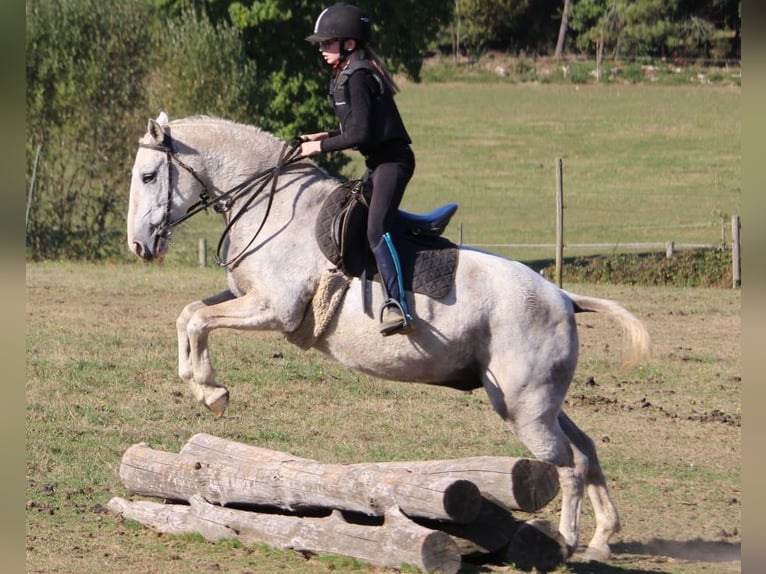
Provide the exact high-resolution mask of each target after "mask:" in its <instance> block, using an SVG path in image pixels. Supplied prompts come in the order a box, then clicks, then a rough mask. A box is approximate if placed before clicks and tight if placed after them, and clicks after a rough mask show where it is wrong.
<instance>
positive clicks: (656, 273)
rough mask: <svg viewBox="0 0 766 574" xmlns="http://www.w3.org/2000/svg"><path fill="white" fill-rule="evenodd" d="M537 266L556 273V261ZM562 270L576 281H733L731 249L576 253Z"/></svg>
mask: <svg viewBox="0 0 766 574" xmlns="http://www.w3.org/2000/svg"><path fill="white" fill-rule="evenodd" d="M537 267H539V268H540V269H541V270H542V271H541V272H542V273H543V274H544V275H545V276H546V277H550V278H552V277H555V272H556V268H555V265H553V264H551V263H545V264H544V265H538V266H537ZM562 274H563V276H564V278H565V279H566V281H571V282H575V283H580V282H582V283H611V284H623V285H642V286H674V287H717V288H728V287H731V285H732V270H731V251H729V250H726V249H694V250H688V251H679V252H676V253H675V255H674V256H673V257H672V258H670V259H668V258H667V257H665V254H664V253H620V254H613V255H597V256H592V257H577V258H573V259H569V260H566V261H565V262H564V266H563V273H562Z"/></svg>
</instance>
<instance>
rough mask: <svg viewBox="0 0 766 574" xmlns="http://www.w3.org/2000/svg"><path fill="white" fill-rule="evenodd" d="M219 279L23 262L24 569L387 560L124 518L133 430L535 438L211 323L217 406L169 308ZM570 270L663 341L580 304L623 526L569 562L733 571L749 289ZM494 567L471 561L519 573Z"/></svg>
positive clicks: (464, 403)
mask: <svg viewBox="0 0 766 574" xmlns="http://www.w3.org/2000/svg"><path fill="white" fill-rule="evenodd" d="M220 286H221V277H220V274H219V273H218V272H216V271H214V270H212V269H204V270H198V269H193V268H186V269H184V268H180V267H176V268H173V267H154V266H145V265H140V264H133V265H104V266H94V265H85V264H38V265H29V266H28V267H27V387H26V396H27V437H26V444H27V469H26V473H27V493H26V498H27V571H28V572H38V573H42V572H46V573H48V572H66V573H74V572H77V573H78V574H89V573H92V574H101V573H103V572H105V571H115V572H122V571H128V570H130V571H133V572H147V573H148V572H156V573H176V572H177V573H189V572H231V573H235V572H236V573H249V572H257V573H262V572H278V571H290V572H302V573H310V572H327V571H331V570H332V571H338V572H376V571H381V570H376V569H372V568H368V567H366V566H364V565H360V564H355V563H350V562H349V561H348V560H347V559H341V558H327V557H325V558H312V559H310V560H306V559H305V558H304V557H302V556H300V555H298V554H295V553H292V552H286V551H281V552H277V551H273V550H268V549H265V548H241V547H232V546H231V545H230V544H223V543H221V544H209V543H206V542H203V541H202V540H201V539H196V538H194V539H185V538H180V539H179V538H172V537H158V536H157V535H154V534H152V533H151V532H150V531H148V530H146V529H143V528H140V527H138V528H137V527H136V526H135V524H132V523H126V524H121V523H119V521H117V520H116V519H115V518H114V517H113V516H111V515H109V514H105V513H104V512H103V507H104V506H105V505H106V503H107V502H108V501H109V500H110V499H111V498H112V497H113V496H128V493H126V492H125V491H124V488H123V487H122V485H121V482H120V479H119V476H118V467H119V463H120V458H121V457H122V454H123V453H124V451H125V450H126V449H127V448H128V447H129V446H131V445H132V444H135V443H137V442H142V441H145V442H148V443H149V444H150V445H151V446H153V447H154V448H158V449H162V450H168V451H172V452H178V450H179V448H180V447H181V445H182V444H183V443H184V442H185V441H186V440H188V438H189V437H191V436H192V435H193V434H195V433H198V432H207V433H211V434H215V435H218V436H222V437H226V438H231V439H234V440H239V441H242V442H246V443H249V444H253V445H258V446H264V447H268V448H274V449H277V450H283V451H289V452H293V453H294V454H296V455H298V456H304V457H308V458H315V459H319V460H323V461H326V462H370V461H383V460H406V459H434V458H450V457H460V456H471V455H476V454H488V455H511V456H525V455H527V453H526V451H525V450H524V448H523V447H522V446H521V445H520V443H519V442H518V441H517V440H516V439H515V438H514V437H513V435H512V434H510V433H509V432H508V430H507V429H506V428H505V427H504V426H503V424H502V422H501V421H500V419H499V418H498V417H497V415H495V414H494V413H493V411H492V409H491V408H490V406H489V403H488V400H487V397H486V395H485V393H484V392H483V391H477V392H475V393H460V392H455V391H450V390H447V389H440V388H432V387H425V386H420V385H407V384H402V383H388V382H385V381H380V380H376V379H371V378H369V377H365V376H361V375H358V374H356V373H353V372H351V371H348V370H347V369H345V368H342V367H340V366H339V365H338V364H336V363H333V362H330V361H328V360H326V359H325V358H324V357H323V356H321V355H319V354H318V353H316V352H313V351H310V352H306V353H304V352H301V351H299V350H298V349H297V348H295V347H292V346H290V345H288V344H287V343H286V342H285V341H284V340H283V338H282V337H280V336H278V335H276V334H270V333H264V334H255V333H233V332H227V331H221V332H216V333H215V334H214V335H213V337H212V351H213V353H214V359H215V361H216V363H217V367H218V369H219V373H220V377H221V380H222V381H225V382H226V383H227V385H228V386H229V388H230V390H231V392H232V405H231V407H230V410H229V411H228V413H227V415H226V416H225V417H224V418H223V419H221V420H216V419H214V418H213V417H212V416H211V415H210V414H208V413H207V412H206V411H203V410H200V408H199V407H198V406H196V405H195V404H194V402H193V400H192V399H191V397H190V395H189V393H188V392H187V389H186V388H185V386H184V385H183V384H182V383H180V381H179V380H178V379H177V377H176V374H175V370H176V369H175V361H176V349H175V326H174V323H175V318H176V315H177V313H178V311H179V310H180V308H181V307H182V306H183V305H184V304H185V303H186V302H188V301H191V300H193V299H195V298H198V297H200V296H201V295H203V294H208V293H212V292H214V291H216V290H217V289H219V288H220ZM569 287H570V288H572V289H576V290H578V291H581V292H586V293H589V294H595V295H601V296H607V297H612V298H616V299H618V300H620V301H622V302H624V303H625V304H626V305H627V306H628V307H629V308H630V309H632V310H633V311H635V312H636V313H637V314H639V316H641V317H642V318H643V319H644V320H645V321H646V322H647V324H648V326H649V328H650V330H651V331H652V334H653V337H654V342H655V356H654V359H653V360H652V361H651V362H650V363H648V364H646V365H644V366H641V367H638V368H636V369H634V370H631V371H627V372H624V371H621V370H620V368H619V356H618V352H619V351H618V350H619V348H620V344H619V334H618V333H617V332H616V329H615V327H614V325H612V324H611V323H609V322H608V321H607V320H606V319H604V318H602V317H599V316H588V317H585V318H581V320H580V321H579V323H580V328H581V337H582V341H581V344H582V360H581V364H580V367H579V369H578V373H577V375H576V378H575V382H574V384H573V387H572V389H571V391H570V395H569V398H568V400H567V403H566V409H567V411H568V413H569V414H570V415H571V416H572V417H573V419H574V420H575V421H577V422H578V424H580V425H581V426H582V428H583V429H585V430H586V431H587V432H589V433H590V434H591V436H592V437H593V438H594V439H595V440H596V441H597V443H598V444H599V448H600V454H601V458H602V462H603V465H604V469H605V472H606V474H607V477H608V480H609V484H610V486H611V488H612V492H613V496H614V498H615V502H616V504H617V505H618V508H619V509H620V511H621V514H622V518H623V521H624V530H623V532H622V533H621V534H620V535H619V537H618V538H617V540H616V541H615V547H614V549H615V555H614V556H613V558H612V560H610V562H609V563H608V564H607V565H604V566H601V567H594V566H592V565H585V564H579V563H577V562H573V563H571V564H570V565H569V566H567V567H566V568H562V569H561V572H570V573H581V574H583V573H586V572H595V573H600V574H607V573H608V574H613V573H625V572H673V573H699V572H737V571H739V562H738V555H739V544H740V542H741V530H742V522H741V496H742V494H741V458H740V438H741V426H740V421H741V418H740V408H741V404H740V388H741V384H742V383H741V380H740V379H741V372H740V368H741V366H740V352H739V337H740V326H739V310H740V293H739V292H738V291H734V290H724V289H675V288H673V289H671V288H628V287H610V286H603V285H600V286H587V285H577V286H569ZM591 377H592V378H593V379H594V382H595V384H592V383H591V384H585V383H586V381H587V380H588V379H589V378H591ZM587 509H588V506H587V505H586V515H585V521H584V534H583V536H584V537H588V536H589V535H590V533H591V532H592V528H593V523H592V519H591V517H590V514H589V513H588V510H587ZM557 511H558V499H556V500H554V501H553V502H552V503H551V505H549V506H548V507H546V509H545V510H544V512H542V513H541V516H542V517H545V518H549V519H551V520H556V513H557ZM586 539H587V538H586ZM485 568H487V569H486V570H481V569H477V568H476V567H471V566H466V568H465V569H464V572H465V573H475V572H482V571H484V572H504V571H510V570H512V569H511V568H510V567H508V566H486V567H485Z"/></svg>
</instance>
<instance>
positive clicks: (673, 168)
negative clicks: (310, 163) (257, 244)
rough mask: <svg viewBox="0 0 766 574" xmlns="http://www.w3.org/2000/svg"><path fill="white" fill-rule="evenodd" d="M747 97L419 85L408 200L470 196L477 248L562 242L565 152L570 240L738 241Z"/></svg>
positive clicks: (470, 227) (633, 89) (197, 231)
mask: <svg viewBox="0 0 766 574" xmlns="http://www.w3.org/2000/svg"><path fill="white" fill-rule="evenodd" d="M740 96H741V88H738V87H715V86H708V87H704V88H701V87H687V86H653V85H629V86H624V85H615V84H610V85H582V86H580V85H566V84H562V85H559V84H553V85H535V84H497V83H496V84H458V83H454V84H427V85H422V84H421V85H416V84H406V85H404V86H403V89H402V92H401V93H400V94H399V96H398V97H397V99H398V102H399V107H400V109H401V112H402V115H403V116H404V118H405V122H406V124H407V128H408V130H409V132H410V135H411V137H412V139H413V142H414V143H413V148H414V150H415V153H416V157H417V164H418V165H417V169H416V172H415V176H414V177H413V179H412V181H411V182H410V185H409V187H408V191H407V193H406V194H405V199H404V202H403V207H404V208H405V209H409V210H411V211H416V212H417V211H427V210H429V209H433V208H435V207H437V206H438V205H441V204H442V203H446V202H450V201H454V202H457V203H459V204H460V209H459V211H458V213H457V214H456V215H455V217H454V219H453V222H452V224H451V225H450V227H449V228H448V230H447V236H448V237H449V238H450V239H452V240H453V241H458V239H459V231H458V228H459V226H460V225H462V229H463V242H464V243H466V244H470V245H476V244H493V245H497V244H500V245H504V244H540V243H543V244H553V243H554V242H555V239H556V228H555V221H556V219H555V217H556V172H555V162H556V158H558V157H561V158H562V160H563V166H564V167H563V172H564V177H563V186H564V203H565V214H564V224H565V236H564V239H565V241H566V243H569V244H582V243H610V244H615V243H618V244H619V243H632V242H661V243H664V242H667V241H675V242H676V243H696V244H720V243H721V239H722V225H721V224H722V220H723V222H724V227H725V229H726V231H725V234H726V238H727V240H728V239H729V229H730V222H729V218H730V216H731V215H735V214H741V210H742V189H741V178H742V173H741V171H742V166H741V163H742V162H741V141H740V139H741V138H740V134H741V113H740V112H741V102H740ZM350 157H351V158H352V162H351V164H350V165H349V166H347V168H346V169H345V170H344V175H345V176H346V177H354V176H358V175H360V174H361V172H362V170H363V164H362V160H361V158H360V157H359V155H358V154H353V153H352V154H350ZM126 185H127V184H126ZM126 190H127V187H126ZM219 232H220V225H219V223H218V221H217V218H215V217H207V218H205V217H200V218H199V219H195V220H192V221H191V222H190V223H189V225H187V228H186V230H185V233H184V232H182V233H183V235H181V238H186V239H185V242H184V244H183V245H178V246H176V247H175V250H176V257H177V258H179V259H185V260H186V261H188V262H194V261H196V259H197V256H196V246H197V241H196V238H197V237H208V238H209V243H210V244H211V245H212V246H215V245H216V244H217V241H218V233H219ZM179 243H181V241H179ZM493 250H495V251H498V252H499V253H501V254H502V255H505V256H508V257H512V258H515V259H520V260H529V259H540V258H545V257H553V250H552V248H548V249H540V248H535V249H529V248H520V247H514V248H507V247H496V248H493ZM592 251H594V250H588V251H586V252H588V253H590V252H592ZM595 251H596V252H598V251H599V250H595ZM602 251H603V250H602ZM566 253H567V254H569V255H576V254H582V253H583V250H580V249H570V250H567V252H566Z"/></svg>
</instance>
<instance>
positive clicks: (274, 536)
mask: <svg viewBox="0 0 766 574" xmlns="http://www.w3.org/2000/svg"><path fill="white" fill-rule="evenodd" d="M190 504H191V505H190V506H185V505H179V504H170V505H166V504H159V503H154V502H146V501H136V502H130V501H127V500H125V499H122V498H113V499H112V500H111V501H109V503H108V508H109V509H110V510H111V511H112V512H114V513H116V514H118V515H120V516H122V517H123V518H129V519H132V520H136V521H138V522H141V523H142V524H144V525H146V526H148V527H149V528H151V529H153V530H155V531H158V532H163V533H169V534H180V533H192V532H198V533H200V534H202V536H204V537H205V538H206V539H208V540H211V541H217V540H220V539H222V538H236V539H238V540H240V541H241V542H242V543H243V544H245V545H247V546H252V545H253V544H266V545H268V546H272V547H276V548H283V549H293V550H296V551H300V552H311V553H323V554H326V553H329V554H340V555H344V556H350V557H353V558H356V559H359V560H362V561H364V562H367V563H370V564H374V565H377V566H382V567H386V568H401V567H402V566H404V565H405V564H408V565H410V566H416V567H417V568H420V569H421V570H423V571H426V572H434V571H438V572H443V573H444V574H455V573H456V572H458V570H459V569H460V566H461V557H460V554H459V553H458V552H457V548H456V546H455V543H454V542H453V541H452V539H451V538H450V537H449V536H448V535H447V534H445V533H444V532H439V531H434V530H429V529H427V528H424V527H422V526H419V525H418V524H415V523H414V522H412V521H411V520H408V519H407V518H406V517H405V516H404V515H403V514H401V512H399V511H398V510H396V509H391V510H389V511H387V512H386V513H385V518H384V521H383V524H382V525H381V526H367V525H360V524H353V523H349V522H347V521H346V520H344V518H343V517H342V515H341V513H340V512H338V511H337V510H336V511H333V513H332V514H331V515H330V516H329V517H324V518H306V517H298V516H285V515H279V514H263V513H256V512H249V511H243V510H235V509H231V508H222V507H220V506H214V505H212V504H209V503H207V502H205V501H204V500H203V499H202V497H201V496H199V495H195V496H192V497H191V500H190Z"/></svg>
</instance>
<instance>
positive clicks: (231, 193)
mask: <svg viewBox="0 0 766 574" xmlns="http://www.w3.org/2000/svg"><path fill="white" fill-rule="evenodd" d="M138 146H139V147H142V148H146V149H151V150H154V151H159V152H162V153H164V154H165V156H166V158H167V164H168V197H167V202H166V204H165V214H164V215H163V217H162V222H161V223H160V225H159V226H158V227H157V231H156V232H155V236H154V247H153V249H154V251H156V250H157V246H158V244H159V242H160V240H162V239H165V240H167V239H169V238H170V236H171V235H172V234H173V230H174V229H175V228H176V227H177V226H178V225H180V224H181V223H183V222H184V221H186V220H187V219H189V218H190V217H192V216H193V215H196V214H197V213H199V212H200V211H207V209H208V208H209V207H212V208H213V209H214V210H215V211H216V212H217V213H226V212H227V211H229V210H230V209H231V208H232V206H233V205H234V201H235V200H237V199H238V198H239V197H241V196H243V195H244V194H245V193H247V192H248V191H249V190H250V189H251V188H252V187H253V186H254V185H255V184H256V183H258V182H259V181H260V182H261V183H260V185H259V186H258V188H257V189H256V191H255V192H254V193H252V194H250V197H248V199H247V201H245V203H244V204H243V205H242V206H241V207H240V208H239V210H238V211H237V213H236V214H234V216H232V217H231V218H230V219H229V222H228V223H227V225H226V228H225V229H224V231H223V233H222V234H221V238H220V239H219V241H218V247H217V249H216V255H215V262H216V264H218V265H219V266H221V267H229V266H231V265H234V264H235V263H237V262H238V261H239V260H240V259H241V258H242V257H243V256H244V255H245V253H246V252H247V250H248V249H249V248H250V246H251V245H252V244H253V242H254V241H255V238H256V237H258V234H259V233H260V232H261V229H263V226H264V225H265V224H266V219H268V217H269V212H270V211H271V204H272V202H273V199H274V192H275V191H276V188H277V179H278V178H279V174H280V173H281V171H282V168H284V167H285V166H286V165H289V164H292V163H295V162H297V161H299V160H301V159H303V158H302V157H301V156H300V147H299V146H295V145H291V144H289V143H285V144H284V146H282V150H281V151H280V153H279V159H278V160H277V165H276V166H274V167H272V168H268V169H264V170H262V171H260V172H258V173H256V174H254V175H252V176H250V177H248V178H246V179H245V180H244V181H242V182H240V183H238V184H237V185H236V186H234V187H233V188H231V189H230V190H228V191H225V192H223V193H221V194H218V195H215V196H213V197H211V195H210V191H209V190H208V187H207V185H205V182H204V181H202V178H201V177H200V176H199V175H198V174H197V172H195V171H194V168H192V167H191V166H189V165H187V164H186V163H184V162H183V161H182V160H181V159H180V158H179V157H178V153H177V152H176V151H175V150H174V149H173V139H172V138H171V137H170V134H168V133H165V136H164V138H163V140H162V143H141V142H139V144H138ZM173 162H175V163H176V164H177V165H178V166H179V167H181V168H183V169H184V170H186V171H187V172H189V174H190V175H191V176H192V177H193V178H194V179H196V180H197V182H198V183H199V184H200V185H201V186H202V191H201V192H200V194H199V201H197V203H195V204H194V205H192V206H191V207H189V209H187V210H186V213H184V214H183V215H182V216H180V217H177V218H176V219H172V217H171V215H172V206H173V185H172V174H171V170H170V164H171V163H173ZM269 182H271V187H270V192H269V198H268V204H267V206H266V213H264V215H263V220H262V221H261V224H260V226H259V227H258V230H257V231H256V232H255V234H253V237H252V238H251V239H250V241H249V242H248V244H247V245H246V246H245V247H244V248H243V249H242V250H241V251H240V252H239V254H237V255H236V256H235V257H232V258H231V259H229V260H228V261H224V260H223V259H222V258H221V250H222V248H223V243H224V241H225V239H226V236H227V235H228V234H229V232H230V231H231V229H232V227H233V226H234V224H235V223H236V222H237V221H238V220H239V218H240V217H241V216H242V214H243V213H245V212H246V211H247V208H248V207H250V205H251V204H252V203H253V201H254V200H255V198H256V197H257V196H258V195H260V193H261V192H262V191H263V190H264V189H265V188H266V186H267V185H268V184H269Z"/></svg>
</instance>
